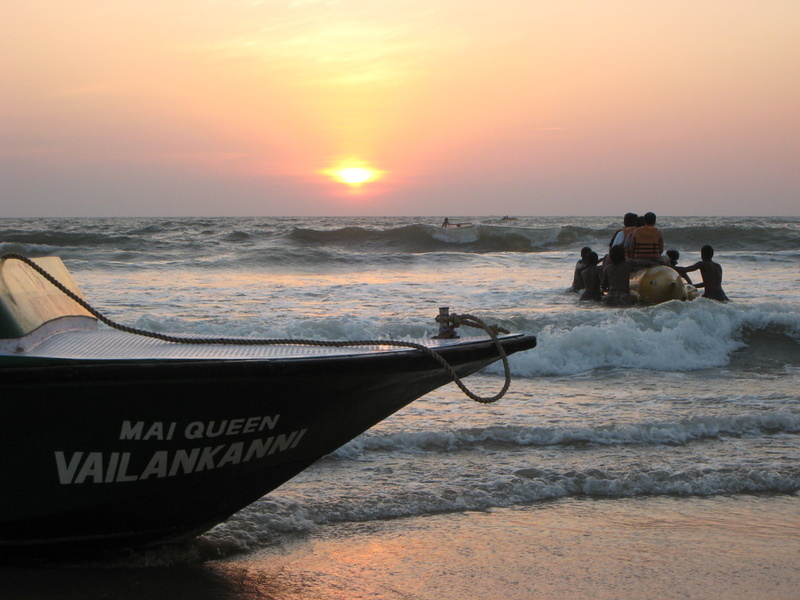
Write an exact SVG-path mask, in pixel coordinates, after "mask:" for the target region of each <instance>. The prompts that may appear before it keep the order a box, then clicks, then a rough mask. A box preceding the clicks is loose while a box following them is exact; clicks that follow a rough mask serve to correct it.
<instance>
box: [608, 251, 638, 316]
mask: <svg viewBox="0 0 800 600" xmlns="http://www.w3.org/2000/svg"><path fill="white" fill-rule="evenodd" d="M609 258H610V262H609V263H608V264H607V265H606V266H605V268H604V269H603V275H602V279H601V288H602V289H603V290H607V291H608V294H606V297H605V301H606V303H608V304H610V305H611V306H626V305H628V304H630V303H631V280H630V278H631V266H630V265H629V264H628V262H627V261H626V260H625V248H624V247H623V246H614V247H613V248H611V252H609Z"/></svg>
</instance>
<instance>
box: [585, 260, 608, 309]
mask: <svg viewBox="0 0 800 600" xmlns="http://www.w3.org/2000/svg"><path fill="white" fill-rule="evenodd" d="M598 262H600V257H599V256H597V252H589V254H587V255H586V268H585V269H583V272H582V273H581V277H583V287H584V288H586V289H585V290H584V292H583V294H581V300H596V301H598V302H599V301H600V300H602V299H603V292H602V291H601V290H600V278H601V277H602V275H603V270H602V269H601V268H600V267H598V266H597V263H598Z"/></svg>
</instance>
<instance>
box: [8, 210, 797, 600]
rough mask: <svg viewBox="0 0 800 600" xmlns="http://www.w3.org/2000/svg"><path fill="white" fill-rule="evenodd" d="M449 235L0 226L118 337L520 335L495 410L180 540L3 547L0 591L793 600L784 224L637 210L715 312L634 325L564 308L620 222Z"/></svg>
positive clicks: (285, 224) (398, 417)
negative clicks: (713, 271) (699, 276)
mask: <svg viewBox="0 0 800 600" xmlns="http://www.w3.org/2000/svg"><path fill="white" fill-rule="evenodd" d="M451 220H454V221H455V220H457V221H459V222H462V221H463V222H470V223H474V224H475V225H474V226H472V227H464V228H453V229H444V228H441V227H439V224H440V223H441V220H440V219H436V223H435V224H433V223H432V222H431V221H433V220H432V219H424V218H417V217H415V218H410V217H409V218H405V217H386V218H366V217H355V218H344V217H341V218H291V219H290V218H280V219H278V218H235V219H234V218H231V219H225V218H220V219H210V218H209V219H202V218H185V219H184V218H175V219H145V218H142V219H125V218H120V219H49V220H48V219H45V220H42V219H3V220H0V251H1V252H2V253H7V252H19V253H22V254H25V255H29V256H48V255H53V256H59V257H61V258H62V259H63V261H64V263H65V264H66V265H67V267H68V268H69V270H70V272H71V273H72V274H73V277H74V279H75V280H76V282H77V283H78V285H80V287H81V289H82V290H83V292H84V294H85V295H86V297H87V298H88V299H89V301H90V302H91V303H92V304H93V306H95V307H96V308H98V309H99V310H100V311H101V312H103V313H104V314H106V315H107V316H109V317H111V318H113V319H114V320H116V321H117V322H120V323H123V324H127V325H132V326H134V327H137V328H140V329H145V330H150V331H157V332H164V333H177V334H182V335H185V334H188V335H204V336H208V335H210V336H243V337H257V338H284V337H292V338H297V339H316V340H338V339H344V340H350V341H355V340H365V339H366V340H369V339H376V338H377V339H381V338H383V339H401V340H402V339H409V338H418V337H423V338H424V337H431V336H432V335H434V334H435V333H436V331H437V327H438V326H437V324H436V322H435V320H434V319H435V316H436V315H437V314H438V309H439V307H440V306H449V307H450V308H451V310H452V312H455V313H459V314H475V315H477V316H479V317H481V318H482V319H483V320H485V321H487V322H488V323H497V324H499V325H501V326H502V327H504V328H507V329H509V330H512V331H517V332H524V333H530V334H534V335H536V336H537V338H538V345H537V347H536V348H535V349H533V350H528V351H525V352H521V353H519V354H516V355H514V356H512V357H511V358H510V361H509V364H510V369H511V377H512V382H511V387H510V389H509V391H508V393H507V394H506V395H505V397H504V398H502V399H501V400H500V401H498V402H496V403H494V404H489V405H483V404H479V403H476V402H473V401H472V400H470V399H468V398H467V397H465V395H464V394H463V393H462V392H461V391H460V390H459V389H458V388H457V387H456V386H455V385H453V384H448V385H446V386H444V387H442V388H439V389H437V390H435V391H434V392H431V393H430V394H427V395H426V396H424V397H422V398H420V399H419V400H417V401H416V402H414V403H412V404H411V405H409V406H407V407H406V408H404V409H402V410H401V411H399V412H397V413H396V414H394V415H392V416H391V417H389V418H388V419H386V420H385V421H383V422H381V423H379V424H378V425H376V426H375V427H373V428H372V429H370V430H369V431H367V432H365V433H364V434H362V435H360V436H358V437H357V438H355V439H354V440H352V441H351V442H349V443H347V444H345V445H344V446H342V447H340V448H339V449H338V450H336V451H334V452H332V453H331V454H329V455H328V456H326V457H324V458H323V459H321V460H319V461H318V462H317V463H315V464H313V465H312V466H311V467H310V468H308V469H307V470H306V471H304V472H302V473H301V474H300V475H298V476H297V477H295V478H293V479H292V480H290V481H288V482H287V483H285V484H284V485H282V486H281V487H279V488H278V489H276V490H275V491H274V492H272V493H270V494H268V495H267V496H265V497H263V498H261V499H259V500H257V501H256V502H254V503H253V504H251V505H249V506H247V507H245V508H244V509H242V510H241V511H239V512H237V513H236V514H234V515H231V517H230V518H229V519H227V520H226V521H224V522H222V523H220V524H219V525H217V526H216V527H214V528H213V529H211V530H210V531H208V532H206V533H204V534H203V535H201V536H200V537H198V538H197V539H194V540H190V541H187V542H186V543H184V544H182V545H179V546H177V547H167V548H158V549H149V550H139V551H135V552H132V553H125V554H123V555H114V556H111V555H109V556H101V557H97V556H92V557H81V556H76V555H72V554H70V553H64V554H63V555H61V556H56V557H51V558H49V559H47V560H43V559H36V560H32V561H31V560H27V559H25V557H23V556H21V555H19V556H17V555H14V554H13V553H12V554H11V555H10V556H6V558H5V560H4V562H3V566H2V567H0V578H2V582H3V584H2V586H0V598H9V599H27V598H36V599H40V598H41V599H44V598H47V599H50V598H60V599H62V598H63V599H66V600H70V599H78V598H86V599H95V598H97V599H106V598H108V599H117V598H118V599H124V600H128V599H132V598H148V599H151V598H165V599H167V598H169V599H170V600H172V599H177V598H187V599H192V600H205V599H212V598H213V599H221V600H222V599H262V598H263V599H272V598H274V599H301V598H302V599H304V600H306V599H307V600H311V599H314V600H316V599H323V600H324V599H328V598H331V599H334V598H341V599H355V598H386V599H395V598H398V599H399V598H403V599H405V598H408V599H426V600H427V599H436V600H448V599H451V598H452V599H456V598H458V599H462V598H476V599H483V598H486V599H498V600H500V599H503V600H506V599H508V600H516V599H520V600H523V599H525V600H529V599H532V600H538V599H550V598H552V599H563V598H587V599H589V598H592V599H606V598H608V599H621V600H627V599H631V600H633V599H642V598H659V599H672V598H702V599H703V600H708V599H717V598H719V599H721V600H722V599H724V600H730V599H738V598H742V599H744V598H759V600H772V599H775V600H791V599H794V598H797V597H798V589H800V587H799V586H798V584H800V575H798V569H797V565H798V564H800V496H798V491H800V443H798V442H799V441H800V394H798V391H797V390H798V389H800V310H798V309H799V308H800V290H799V289H798V287H797V276H798V272H800V271H798V267H799V266H800V220H798V219H780V218H774V217H746V218H744V217H742V218H734V217H729V218H717V219H708V218H704V219H693V218H690V217H659V224H660V225H661V226H662V228H663V231H664V236H665V238H666V240H667V247H668V248H677V249H679V250H680V251H681V255H682V256H681V263H680V264H683V265H690V264H692V263H693V262H694V261H696V260H698V257H699V249H700V247H701V246H702V245H703V244H706V243H710V244H713V245H714V247H715V250H716V254H715V260H717V261H719V263H720V264H721V265H722V266H723V269H724V277H723V287H724V289H725V291H726V293H727V294H728V296H729V297H730V298H731V299H732V300H733V301H732V302H730V303H724V304H723V303H719V302H715V301H712V300H708V299H703V298H700V299H697V300H694V301H691V302H680V301H671V302H667V303H664V304H660V305H657V306H636V307H631V308H615V307H610V306H607V305H605V304H602V303H594V302H580V301H579V300H578V297H579V295H578V294H574V293H571V292H570V291H568V287H569V285H570V284H571V282H572V272H573V268H574V265H575V261H576V260H577V257H578V255H579V252H580V249H581V247H583V246H585V245H589V246H592V247H594V248H596V249H597V250H598V251H599V252H602V251H603V248H604V245H605V244H607V243H608V240H609V239H610V237H611V235H612V234H613V232H614V231H615V228H616V227H617V226H618V223H617V221H618V219H613V218H608V217H586V218H574V217H570V218H557V217H519V218H517V219H515V220H514V221H513V222H511V223H508V222H506V221H504V220H502V219H501V218H489V217H475V216H465V217H452V218H451ZM460 333H461V335H464V336H466V335H475V332H469V331H460ZM503 379H504V378H503V370H502V367H501V366H500V365H499V364H497V363H496V364H494V365H492V366H490V367H488V368H486V369H484V370H483V371H481V372H480V373H477V374H475V375H473V376H470V377H468V378H467V379H466V380H465V383H466V384H467V386H468V387H469V388H470V389H472V390H473V391H474V392H476V393H478V394H479V395H482V396H491V395H493V394H495V393H496V392H497V391H498V390H499V389H500V388H501V387H502V385H503ZM224 400H225V398H220V401H222V402H224ZM7 451H9V452H11V451H14V449H7ZM189 476H190V475H187V477H189ZM5 485H6V488H5V489H6V490H8V493H13V489H14V488H13V482H6V484H5ZM214 493H219V494H223V493H225V490H218V491H215V492H214ZM205 500H206V499H205V498H203V497H202V496H198V497H197V498H196V499H195V501H196V502H204V501H205Z"/></svg>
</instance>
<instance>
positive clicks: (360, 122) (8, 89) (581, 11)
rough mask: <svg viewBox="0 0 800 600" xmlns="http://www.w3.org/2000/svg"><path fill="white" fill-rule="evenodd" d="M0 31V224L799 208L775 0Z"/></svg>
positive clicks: (0, 19)
mask: <svg viewBox="0 0 800 600" xmlns="http://www.w3.org/2000/svg"><path fill="white" fill-rule="evenodd" d="M0 23H2V24H3V25H2V28H3V35H2V36H0V144H1V145H0V216H40V215H41V216H61V215H65V216H72V215H77V216H83V215H85V216H106V215H110V216H114V215H142V216H150V215H152V216H160V215H166V216H184V215H189V216H190V215H338V214H354V215H355V214H363V215H370V214H374V215H427V214H432V215H433V214H435V215H444V214H450V215H483V214H520V215H561V214H564V215H570V214H611V215H617V214H622V213H623V212H626V211H628V210H634V211H638V212H641V211H644V210H650V209H654V210H657V211H658V212H660V213H663V214H673V215H680V214H690V215H691V214H712V215H713V214H717V215H726V214H734V215H736V214H777V215H780V214H786V215H797V214H798V206H800V168H798V165H800V108H799V107H800V36H798V35H797V27H798V23H800V2H797V1H796V0H791V1H788V0H786V1H773V0H764V2H753V1H751V0H713V1H712V0H642V1H633V0H628V1H622V0H605V1H603V2H598V1H596V0H582V1H578V0H559V1H558V2H550V1H539V0H505V1H503V2H499V3H497V2H495V3H492V2H486V1H485V0H459V1H455V0H437V1H436V2H431V1H430V0H426V1H423V0H295V1H285V2H284V1H275V0H263V1H258V0H231V1H226V0H169V1H166V2H165V1H164V0H160V1H158V2H156V1H154V0H137V1H136V2H121V1H117V0H70V1H69V2H62V1H60V0H5V1H4V2H2V3H0ZM341 161H351V163H352V162H353V161H354V162H355V163H357V164H359V165H362V166H366V167H370V166H371V167H374V168H375V169H377V170H379V171H380V172H381V173H380V177H379V178H378V179H376V180H375V181H371V182H370V181H368V182H366V183H363V184H360V185H357V186H348V185H347V184H344V183H341V182H340V181H336V180H335V178H333V177H331V171H332V170H335V166H336V165H337V164H338V163H340V162H341Z"/></svg>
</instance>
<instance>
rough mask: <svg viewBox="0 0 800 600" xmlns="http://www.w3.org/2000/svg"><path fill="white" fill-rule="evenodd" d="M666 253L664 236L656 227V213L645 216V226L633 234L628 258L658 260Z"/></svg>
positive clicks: (638, 228)
mask: <svg viewBox="0 0 800 600" xmlns="http://www.w3.org/2000/svg"><path fill="white" fill-rule="evenodd" d="M663 253H664V234H662V233H661V230H660V229H659V228H658V227H656V215H655V213H652V212H648V213H645V215H644V225H642V226H641V227H637V228H636V231H634V232H633V233H632V234H631V240H630V245H629V246H628V257H629V258H635V259H648V260H658V259H659V258H660V257H661V255H662V254H663Z"/></svg>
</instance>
